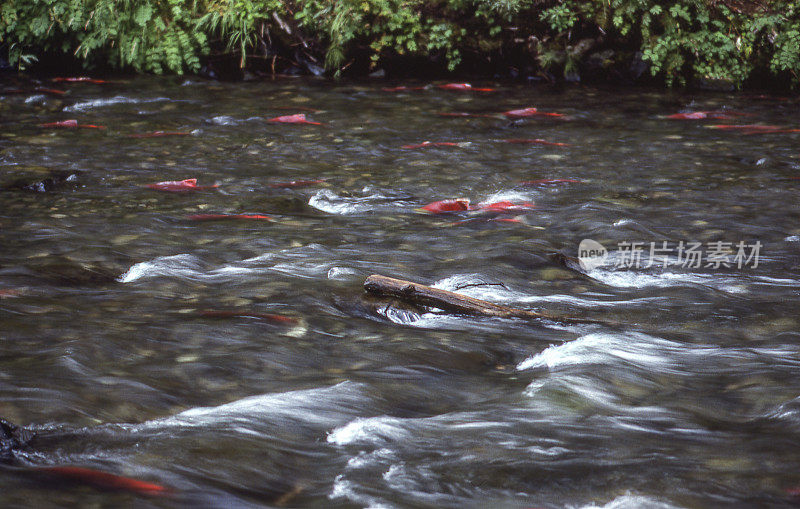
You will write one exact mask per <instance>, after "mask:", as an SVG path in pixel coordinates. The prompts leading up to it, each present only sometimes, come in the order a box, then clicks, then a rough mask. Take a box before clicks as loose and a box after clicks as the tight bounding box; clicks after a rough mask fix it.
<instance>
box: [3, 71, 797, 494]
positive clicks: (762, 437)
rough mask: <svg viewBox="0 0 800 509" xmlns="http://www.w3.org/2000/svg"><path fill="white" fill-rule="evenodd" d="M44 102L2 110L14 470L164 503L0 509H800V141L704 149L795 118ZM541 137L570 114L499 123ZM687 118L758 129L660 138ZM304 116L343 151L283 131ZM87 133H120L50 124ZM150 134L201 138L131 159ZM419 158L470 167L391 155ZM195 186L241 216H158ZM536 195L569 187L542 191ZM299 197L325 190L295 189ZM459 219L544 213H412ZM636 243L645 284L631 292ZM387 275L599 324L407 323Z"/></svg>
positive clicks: (170, 95)
mask: <svg viewBox="0 0 800 509" xmlns="http://www.w3.org/2000/svg"><path fill="white" fill-rule="evenodd" d="M33 86H34V85H33V84H30V83H29V82H28V81H25V79H22V81H20V79H18V78H13V79H12V78H8V77H7V78H4V81H3V83H2V87H0V88H2V89H3V90H6V91H7V92H4V93H2V94H0V118H1V119H2V124H0V165H1V169H0V187H2V188H3V190H2V191H0V334H1V335H2V341H1V342H0V349H1V350H0V352H1V353H0V387H1V388H2V391H0V416H2V417H4V418H6V419H8V420H10V421H13V422H16V423H18V424H21V425H25V426H29V427H30V428H32V429H33V430H34V431H36V433H37V437H36V439H35V440H34V441H33V442H32V443H31V445H30V446H29V447H28V448H25V449H22V450H19V451H17V453H16V457H17V465H47V466H53V465H76V466H85V467H91V468H96V469H100V470H104V471H108V472H114V473H117V474H121V475H126V476H129V477H133V478H136V479H141V480H146V481H150V482H154V483H158V484H161V485H164V486H167V487H169V488H170V489H171V490H172V493H171V494H170V495H169V496H161V497H144V496H140V495H137V494H135V493H128V492H112V491H102V490H97V489H94V488H92V487H89V486H86V485H82V484H74V483H73V484H70V483H63V482H62V483H57V484H53V483H51V482H44V481H43V480H42V479H38V478H35V477H34V476H30V475H25V471H24V470H23V471H17V470H15V471H10V472H8V473H4V474H3V476H2V477H0V503H1V504H2V505H3V506H5V507H10V506H37V507H48V506H64V505H75V504H80V505H90V504H93V505H97V506H100V505H102V506H116V505H119V504H124V505H129V504H135V505H136V506H138V507H149V506H155V507H182V506H203V507H235V506H243V507H251V506H252V507H263V506H289V507H454V508H455V507H485V506H489V505H493V506H496V507H575V508H578V507H606V508H627V507H631V508H633V507H658V508H661V507H740V506H744V505H750V506H762V507H763V506H775V507H780V506H789V505H792V504H793V503H797V502H798V499H797V498H796V495H795V493H796V490H797V489H798V488H800V376H799V375H800V326H799V325H798V318H797V309H798V307H797V306H798V301H800V295H799V294H800V209H798V207H797V205H796V197H797V193H798V190H800V180H798V176H800V171H799V170H800V153H799V152H798V140H800V133H797V132H774V133H761V134H759V133H748V132H747V131H742V130H725V129H710V128H708V126H709V125H713V124H765V125H779V126H782V127H785V128H787V129H793V128H798V127H800V120H798V118H800V117H798V112H799V111H800V110H799V109H798V107H799V106H800V101H798V100H797V99H792V98H790V99H784V98H779V97H762V96H746V95H743V94H722V93H678V92H673V93H667V92H653V91H647V90H613V91H605V90H599V89H590V88H573V89H567V90H563V91H555V90H551V89H549V88H545V87H531V86H523V85H520V84H503V83H484V84H481V86H490V87H495V88H497V92H494V93H491V92H486V93H480V92H463V91H448V90H440V89H437V88H429V89H426V90H420V91H405V92H404V91H399V92H389V91H385V90H382V88H381V84H372V83H356V84H353V83H339V84H336V83H330V82H324V81H305V80H301V79H279V80H276V81H267V82H258V83H217V82H206V81H201V80H199V79H188V80H184V79H153V78H136V79H133V80H130V81H127V82H117V83H111V84H105V85H94V84H86V83H79V84H72V85H66V86H64V89H65V90H67V91H68V92H67V94H64V95H56V96H52V95H48V94H39V93H37V92H35V91H33V90H32V88H33ZM45 86H53V85H45ZM476 86H477V84H476ZM14 88H22V89H23V92H24V93H8V90H10V89H14ZM530 106H536V107H538V108H539V110H540V111H544V112H559V113H563V114H564V115H566V116H565V117H547V116H535V117H530V118H524V119H520V120H510V119H507V118H505V117H504V116H503V115H501V114H499V113H501V112H503V111H506V110H511V109H518V108H525V107H530ZM698 110H701V111H723V112H739V113H742V114H743V115H741V116H734V117H733V118H732V119H728V118H724V119H722V120H714V119H710V120H670V119H667V118H665V116H666V115H669V114H673V113H677V112H681V111H698ZM441 112H468V113H476V114H482V115H487V116H474V117H443V116H439V115H437V113H441ZM295 113H305V114H306V115H307V117H308V119H309V120H312V121H316V122H321V123H323V124H324V125H322V126H317V125H289V124H277V123H270V122H268V120H269V119H270V118H272V117H277V116H282V115H291V114H295ZM744 114H746V115H744ZM67 119H77V120H78V122H79V124H95V125H103V126H106V127H107V129H105V130H99V129H66V128H65V129H46V128H41V127H38V124H41V123H48V122H56V121H63V120H67ZM157 130H161V131H182V132H187V133H190V134H189V135H186V136H175V137H154V138H131V137H128V135H129V134H137V133H148V132H153V131H157ZM505 139H544V140H546V141H549V142H556V143H564V144H568V145H567V146H557V145H542V144H536V143H530V144H524V143H505V142H503V141H502V140H505ZM423 141H431V142H453V143H457V144H458V145H457V146H426V147H421V148H418V149H402V148H401V147H402V146H403V145H407V144H419V143H421V142H423ZM189 178H197V179H198V185H199V186H213V185H218V187H216V188H211V187H207V188H204V189H199V190H194V191H191V192H185V193H171V192H165V191H161V190H155V189H151V188H148V187H146V186H147V185H148V184H153V183H156V182H162V181H172V180H183V179H189ZM546 179H563V180H565V181H557V182H546V181H545V182H533V183H529V184H522V182H526V181H541V180H546ZM300 180H310V181H318V180H321V181H320V182H306V183H304V184H305V185H296V186H293V187H292V186H288V187H287V186H276V184H285V183H289V182H292V181H300ZM448 198H469V199H470V200H471V201H472V203H473V204H478V203H494V202H502V201H511V202H514V203H524V202H533V203H534V204H535V208H533V209H525V208H523V209H520V210H517V211H514V212H508V213H500V214H493V215H490V214H488V213H486V211H468V212H461V213H454V214H442V215H432V214H422V213H419V212H418V211H416V210H415V209H418V208H420V207H422V206H424V205H425V204H427V203H430V202H433V201H438V200H443V199H448ZM197 214H258V215H268V216H270V217H271V218H272V221H266V220H258V219H238V220H237V219H229V220H218V221H198V220H193V219H191V218H189V217H188V216H192V215H197ZM496 219H513V221H497V220H496ZM583 239H593V240H595V241H598V242H600V243H601V244H602V245H603V246H605V247H606V248H607V249H608V250H609V253H608V256H607V257H605V258H604V259H603V260H601V263H599V265H597V266H594V267H592V268H591V270H589V271H588V273H587V274H581V273H579V272H576V271H573V270H569V269H566V268H564V267H561V266H560V265H558V264H556V263H555V262H553V261H551V259H550V258H549V255H550V254H552V253H555V252H562V253H564V254H567V255H570V256H576V255H577V254H578V244H579V243H580V241H581V240H583ZM665 241H666V242H667V243H668V250H667V251H666V252H663V251H662V252H661V253H660V255H659V256H656V257H654V258H653V259H650V258H651V257H650V252H649V250H650V246H651V243H655V244H654V245H655V246H657V247H663V246H664V245H663V242H665ZM632 242H641V243H642V244H641V245H642V246H644V251H643V252H642V253H641V263H636V264H632V263H630V262H631V260H630V258H628V259H627V263H626V257H628V256H629V255H630V254H631V253H632V252H633V251H631V252H630V253H626V251H625V249H626V247H625V246H629V245H630V244H626V243H632ZM681 242H684V246H688V245H689V243H691V242H698V243H700V246H701V249H702V255H703V256H704V257H703V258H702V263H699V264H696V263H695V264H692V263H689V264H687V263H686V258H685V257H682V258H680V257H679V256H678V255H679V254H681V253H679V252H678V247H677V246H679V245H680V243H681ZM717 242H723V243H730V247H731V248H732V251H731V252H730V256H728V257H727V258H725V261H727V262H729V263H728V265H730V266H729V267H726V266H724V265H720V266H715V265H718V264H715V263H713V251H714V249H713V248H714V246H715V245H716V244H715V243H717ZM740 242H743V243H744V244H743V247H745V248H747V250H748V251H747V254H748V255H749V259H745V260H744V262H745V263H742V259H741V258H739V259H738V260H737V259H736V258H735V255H736V254H737V246H739V243H740ZM756 243H760V244H759V246H760V248H759V249H758V250H757V249H756V248H755V247H754V246H756ZM723 246H725V247H728V244H723ZM717 247H719V246H717ZM717 251H719V250H718V249H717ZM754 251H757V252H754ZM717 254H719V253H717ZM753 255H757V256H755V257H754V256H753ZM697 265H699V266H697ZM370 274H383V275H388V276H394V277H399V278H403V279H408V280H412V281H417V282H421V283H425V284H434V285H435V286H437V287H439V288H443V289H449V290H458V291H460V292H463V293H465V294H467V295H471V296H474V297H478V298H482V299H486V300H490V301H493V302H498V303H502V304H506V305H511V306H516V307H523V308H530V309H536V310H544V311H548V312H552V313H559V314H565V315H571V316H578V317H582V318H594V319H598V320H601V321H605V322H608V323H607V324H603V323H600V324H583V325H570V324H564V323H556V322H546V321H542V322H536V321H523V320H517V319H489V318H476V317H466V316H455V315H451V314H444V313H441V312H438V311H437V310H434V309H419V308H414V307H410V306H407V305H403V304H400V303H398V302H392V301H385V300H380V299H375V298H372V297H367V296H366V295H365V294H364V293H363V289H362V285H363V282H364V279H365V278H366V277H367V276H368V275H370ZM275 315H278V316H277V317H276V316H275Z"/></svg>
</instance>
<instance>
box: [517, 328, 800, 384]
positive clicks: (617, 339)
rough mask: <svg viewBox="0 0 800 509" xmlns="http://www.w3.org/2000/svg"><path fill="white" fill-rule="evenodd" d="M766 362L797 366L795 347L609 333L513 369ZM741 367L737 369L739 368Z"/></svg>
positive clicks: (676, 370) (681, 368)
mask: <svg viewBox="0 0 800 509" xmlns="http://www.w3.org/2000/svg"><path fill="white" fill-rule="evenodd" d="M764 359H766V360H768V361H769V362H775V363H784V364H791V365H800V351H799V350H798V349H797V348H789V347H780V348H778V347H776V348H722V347H719V346H714V345H693V344H685V343H679V342H676V341H669V340H666V339H662V338H657V337H654V336H648V335H646V334H641V333H626V334H611V333H603V332H598V333H591V334H586V335H585V336H581V337H579V338H578V339H575V340H573V341H569V342H567V343H563V344H561V345H555V346H550V347H548V348H546V349H545V350H543V351H542V352H540V353H538V354H536V355H534V356H532V357H529V358H528V359H525V360H524V361H522V362H520V363H519V364H518V365H517V370H520V371H523V370H527V369H534V368H548V369H555V368H562V367H570V366H579V365H592V364H608V365H619V364H620V361H622V363H624V364H625V365H632V366H635V367H637V368H640V369H643V370H648V371H653V372H656V371H657V372H659V373H673V374H680V373H686V372H688V371H689V370H692V369H693V368H695V367H699V366H705V367H706V369H707V368H708V367H710V366H712V365H713V364H712V363H714V362H716V363H717V364H722V366H717V367H718V368H720V369H722V368H723V367H724V365H725V364H726V363H728V362H738V363H740V364H741V363H743V362H745V361H748V362H750V363H757V362H759V361H763V360H764ZM740 367H741V366H740Z"/></svg>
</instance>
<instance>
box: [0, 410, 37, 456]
mask: <svg viewBox="0 0 800 509" xmlns="http://www.w3.org/2000/svg"><path fill="white" fill-rule="evenodd" d="M33 437H34V433H33V432H31V431H29V430H27V429H25V428H21V427H19V426H17V425H16V424H12V423H10V422H8V421H7V420H5V419H2V418H0V462H2V463H10V462H12V461H13V460H14V450H16V449H20V448H22V447H25V446H27V445H28V443H29V442H30V441H31V440H32V439H33Z"/></svg>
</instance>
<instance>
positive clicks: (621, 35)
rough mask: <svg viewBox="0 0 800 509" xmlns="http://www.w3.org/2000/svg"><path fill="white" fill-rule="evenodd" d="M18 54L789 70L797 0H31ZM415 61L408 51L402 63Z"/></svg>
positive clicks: (678, 77)
mask: <svg viewBox="0 0 800 509" xmlns="http://www.w3.org/2000/svg"><path fill="white" fill-rule="evenodd" d="M0 36H2V43H1V47H2V50H3V52H4V53H5V58H7V60H8V62H9V63H10V65H12V66H15V67H19V68H23V67H26V66H34V65H36V63H37V62H47V63H51V62H53V61H54V59H59V60H60V61H63V60H64V56H68V57H70V58H72V59H74V61H75V62H77V63H80V64H82V65H84V66H86V67H89V68H91V67H114V68H121V69H133V70H135V71H139V72H152V73H177V74H180V73H184V72H199V71H200V70H201V67H202V66H203V65H209V66H211V67H216V68H218V69H219V70H222V69H225V68H233V69H236V68H239V69H243V68H249V69H250V70H251V71H254V72H260V73H274V72H286V71H287V70H296V69H300V68H302V69H304V70H305V71H308V72H313V73H315V74H318V73H323V72H325V73H328V74H331V75H339V74H342V73H344V74H347V73H351V74H359V73H367V72H372V71H375V70H384V71H386V72H388V73H389V74H394V75H399V74H407V73H408V72H410V70H411V69H413V68H421V69H424V71H425V72H426V73H435V72H462V73H473V74H474V73H477V74H488V75H496V74H499V75H504V76H508V75H512V76H513V75H523V76H526V75H527V76H536V75H538V76H542V77H545V78H546V79H551V80H552V79H566V80H577V79H584V80H585V79H592V78H598V79H608V78H611V79H614V78H623V79H636V78H639V77H640V76H644V77H649V79H653V80H657V81H660V82H662V83H664V84H666V85H683V84H691V83H693V82H696V81H698V80H722V81H724V82H729V83H731V84H733V85H735V86H742V85H743V84H746V83H747V82H748V80H754V79H759V80H762V81H763V80H764V79H765V78H768V79H769V80H770V81H772V82H773V83H780V84H781V86H785V87H793V88H794V87H795V86H796V85H797V84H798V83H800V2H796V1H748V0H717V1H714V0H707V1H699V0H673V1H669V2H657V1H653V0H604V1H602V2H599V1H583V0H561V1H557V0H337V1H335V2H332V1H327V0H287V1H284V0H124V1H115V0H35V1H30V2H22V1H17V2H6V3H4V4H3V6H2V7H1V8H0ZM411 64H413V65H411Z"/></svg>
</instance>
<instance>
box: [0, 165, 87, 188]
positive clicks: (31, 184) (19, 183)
mask: <svg viewBox="0 0 800 509" xmlns="http://www.w3.org/2000/svg"><path fill="white" fill-rule="evenodd" d="M79 175H80V172H77V171H66V170H51V171H50V172H48V173H47V176H46V177H44V178H19V179H17V180H14V181H12V182H11V183H9V184H6V185H3V186H2V187H0V189H2V190H4V191H14V190H17V191H30V192H34V193H49V192H52V191H57V190H61V189H75V188H76V187H78V186H79V184H78V177H79Z"/></svg>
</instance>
